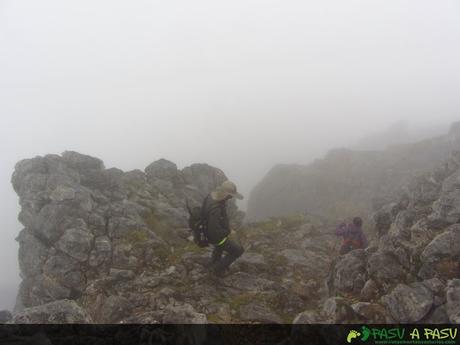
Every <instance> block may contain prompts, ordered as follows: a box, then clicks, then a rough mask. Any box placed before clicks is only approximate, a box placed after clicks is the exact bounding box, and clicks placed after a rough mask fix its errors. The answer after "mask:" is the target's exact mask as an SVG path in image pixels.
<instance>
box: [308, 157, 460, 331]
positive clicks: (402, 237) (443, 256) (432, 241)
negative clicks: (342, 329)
mask: <svg viewBox="0 0 460 345" xmlns="http://www.w3.org/2000/svg"><path fill="white" fill-rule="evenodd" d="M459 157H460V151H453V152H452V153H451V155H450V157H449V159H447V160H446V162H445V163H443V164H441V165H440V166H439V167H437V168H435V169H434V170H433V171H431V172H427V173H426V174H424V175H421V176H419V177H417V178H415V179H413V180H411V181H410V183H409V184H408V186H407V190H406V193H405V194H404V196H403V197H402V199H401V200H395V201H394V202H390V203H388V204H387V205H384V206H383V207H382V208H381V209H380V210H379V211H378V212H377V213H375V214H374V230H375V232H374V233H375V235H376V236H375V238H374V240H373V241H372V242H371V245H370V246H369V247H368V248H367V249H366V250H362V249H361V250H354V251H352V252H350V253H348V254H346V255H343V256H340V257H339V258H338V259H336V260H335V262H334V264H333V268H332V269H331V271H330V273H329V276H328V279H327V286H328V293H329V295H330V296H331V298H341V299H340V304H341V305H343V307H341V308H342V310H347V308H346V307H345V306H348V307H351V308H352V309H353V311H354V313H356V314H358V316H359V317H360V318H361V320H362V322H366V323H384V322H394V323H419V322H420V323H449V322H453V323H457V322H458V320H459V319H458V315H459V314H460V304H459V302H458V301H459V298H460V297H459V296H460V294H459V291H460V289H459V286H460V284H459V278H460V265H459V259H460V251H459V249H458V248H459V246H458V243H459V241H460V237H459V236H460V226H459V225H460V224H459V222H460V219H459V218H458V217H457V216H456V214H457V209H456V208H457V204H458V202H459V200H460V194H459V191H460V183H456V182H455V181H457V176H458V175H459V172H460V160H459ZM382 220H384V221H382ZM383 223H384V226H383V225H382V224H383ZM335 301H336V302H337V300H335ZM327 303H329V304H324V308H326V309H327V308H329V309H330V304H331V303H332V302H327ZM312 313H313V314H315V315H316V322H329V321H330V320H331V317H330V316H327V315H324V313H323V315H322V318H321V317H320V318H318V315H321V314H320V312H319V310H307V311H304V312H303V313H302V314H300V316H299V318H300V319H302V318H304V319H305V316H302V315H310V314H312ZM300 319H299V320H300ZM332 319H333V320H337V319H334V318H332ZM352 319H353V317H352V316H350V317H346V318H342V319H340V321H341V322H350V321H351V320H352ZM299 322H300V321H299Z"/></svg>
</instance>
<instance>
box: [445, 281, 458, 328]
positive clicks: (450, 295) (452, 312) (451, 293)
mask: <svg viewBox="0 0 460 345" xmlns="http://www.w3.org/2000/svg"><path fill="white" fill-rule="evenodd" d="M446 298H447V304H446V311H447V316H448V317H449V320H450V322H452V323H456V324H458V323H460V279H453V280H450V281H449V282H448V284H447V292H446Z"/></svg>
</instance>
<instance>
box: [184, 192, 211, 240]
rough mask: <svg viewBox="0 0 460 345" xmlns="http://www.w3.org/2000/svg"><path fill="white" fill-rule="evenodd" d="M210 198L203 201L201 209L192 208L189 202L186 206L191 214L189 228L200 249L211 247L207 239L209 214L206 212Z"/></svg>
mask: <svg viewBox="0 0 460 345" xmlns="http://www.w3.org/2000/svg"><path fill="white" fill-rule="evenodd" d="M207 198H208V197H206V198H205V199H204V200H203V203H202V205H201V207H199V206H195V207H193V208H191V207H190V205H189V203H188V200H186V202H185V204H186V206H187V211H188V213H189V219H188V226H189V228H190V230H192V233H193V242H195V244H196V245H198V246H199V247H207V246H208V245H209V241H208V237H207V235H206V234H207V227H208V214H207V212H206V210H205V204H206V200H207Z"/></svg>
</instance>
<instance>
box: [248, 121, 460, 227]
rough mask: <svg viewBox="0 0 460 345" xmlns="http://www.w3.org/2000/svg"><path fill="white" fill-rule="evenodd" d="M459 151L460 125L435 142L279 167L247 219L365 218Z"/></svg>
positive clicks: (347, 152)
mask: <svg viewBox="0 0 460 345" xmlns="http://www.w3.org/2000/svg"><path fill="white" fill-rule="evenodd" d="M455 149H460V124H459V123H454V124H453V125H452V126H451V128H450V130H449V132H448V133H447V134H446V135H444V136H440V137H437V138H432V139H426V140H423V141H420V142H416V143H410V144H401V145H394V146H390V147H388V148H387V149H385V150H381V151H365V150H351V149H345V148H342V149H334V150H331V151H329V152H328V153H327V155H326V156H325V157H324V158H323V159H318V160H315V161H314V162H312V163H311V164H308V165H292V164H280V165H277V166H275V167H274V168H273V169H271V170H270V171H269V172H268V173H267V175H266V176H265V177H264V178H263V179H262V181H261V182H260V183H259V184H258V185H257V186H256V187H255V188H254V189H253V191H252V192H251V195H250V198H249V202H248V211H247V219H248V220H250V221H259V220H263V219H266V218H268V217H275V216H285V215H290V214H294V213H297V212H301V213H307V214H314V215H320V216H325V217H327V218H328V219H331V218H332V217H336V218H342V217H349V216H352V215H353V214H368V213H370V212H372V211H374V210H375V209H377V208H379V207H381V206H382V205H383V204H385V203H388V202H389V201H391V200H394V199H395V198H396V197H397V194H398V192H399V191H400V190H401V189H402V188H404V187H405V186H407V185H408V184H409V183H410V181H411V180H412V179H413V178H414V177H415V176H417V175H420V174H424V173H426V172H429V171H431V170H433V169H435V168H437V167H438V166H440V165H441V164H442V163H443V162H444V161H445V160H446V159H447V158H448V157H449V154H450V153H451V152H452V151H453V150H455Z"/></svg>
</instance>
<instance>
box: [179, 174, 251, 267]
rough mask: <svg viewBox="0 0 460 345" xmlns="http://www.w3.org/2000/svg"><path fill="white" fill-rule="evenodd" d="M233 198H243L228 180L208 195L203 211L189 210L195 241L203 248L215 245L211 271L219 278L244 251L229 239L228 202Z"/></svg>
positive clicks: (197, 209) (190, 224) (198, 209)
mask: <svg viewBox="0 0 460 345" xmlns="http://www.w3.org/2000/svg"><path fill="white" fill-rule="evenodd" d="M231 198H236V199H240V200H241V199H243V196H242V195H241V194H240V193H238V192H237V188H236V185H235V184H234V183H233V182H231V181H225V182H224V183H222V185H220V186H219V187H217V188H216V189H215V190H214V191H212V192H211V193H210V194H208V195H207V196H206V198H205V199H204V201H203V205H202V207H201V208H194V209H193V210H191V209H190V208H189V207H188V209H189V213H190V219H189V226H190V228H191V229H192V231H193V233H194V241H195V243H196V244H197V245H198V246H200V247H205V246H207V245H208V244H212V245H213V246H214V249H213V252H212V256H211V270H212V271H213V273H214V274H216V275H217V276H223V275H225V272H226V271H227V269H228V268H229V266H230V265H231V264H232V263H233V262H234V261H235V260H236V259H237V258H238V257H240V256H241V255H242V254H243V252H244V249H243V247H241V246H240V245H239V244H238V243H236V242H235V241H233V240H231V239H229V238H228V237H229V235H230V233H231V228H230V221H229V218H228V215H227V201H228V200H230V199H231ZM224 252H225V253H226V254H225V256H222V255H223V253H224Z"/></svg>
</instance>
